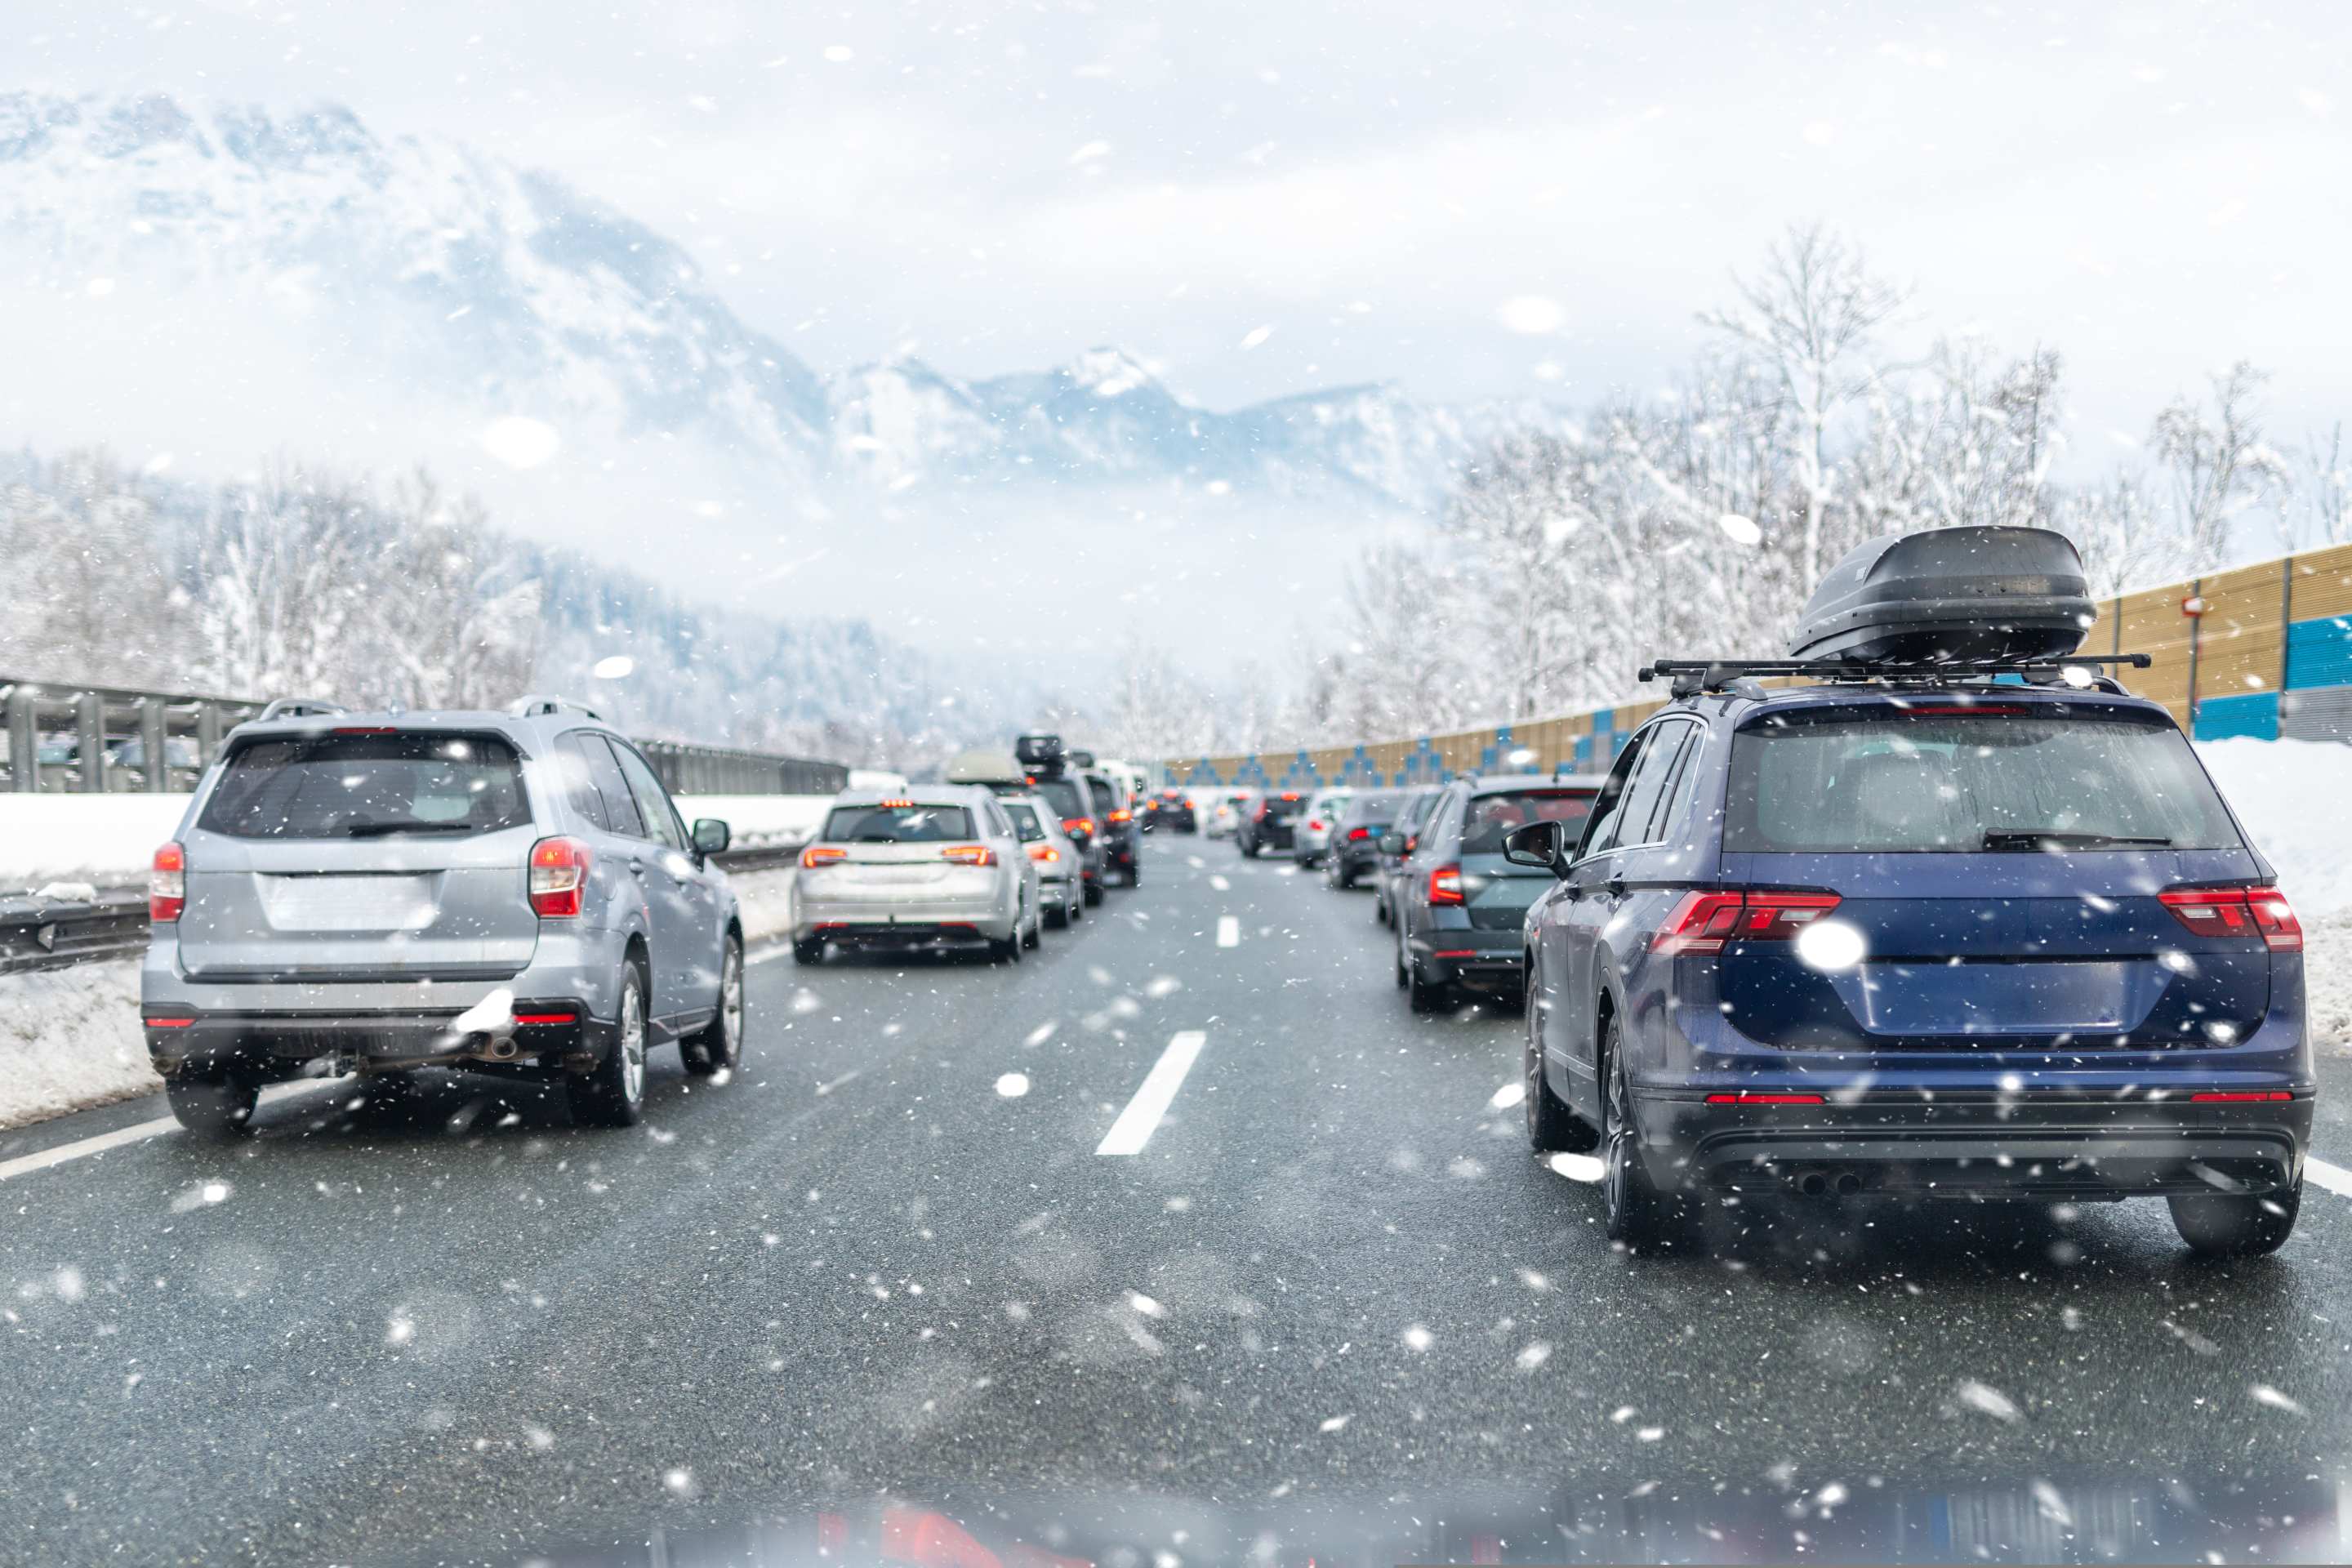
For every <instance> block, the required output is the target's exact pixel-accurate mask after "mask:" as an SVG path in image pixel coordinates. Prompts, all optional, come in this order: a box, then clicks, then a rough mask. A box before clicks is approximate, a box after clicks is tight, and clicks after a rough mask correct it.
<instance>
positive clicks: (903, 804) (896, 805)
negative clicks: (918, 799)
mask: <svg viewBox="0 0 2352 1568" xmlns="http://www.w3.org/2000/svg"><path fill="white" fill-rule="evenodd" d="M875 804H876V805H878V806H880V807H881V808H882V809H883V810H884V811H908V810H911V809H913V807H914V805H915V803H914V802H913V801H911V800H884V801H877V802H876V803H875Z"/></svg>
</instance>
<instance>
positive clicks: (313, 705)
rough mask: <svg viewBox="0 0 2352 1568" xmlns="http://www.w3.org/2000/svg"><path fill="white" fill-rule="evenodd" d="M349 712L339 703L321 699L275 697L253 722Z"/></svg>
mask: <svg viewBox="0 0 2352 1568" xmlns="http://www.w3.org/2000/svg"><path fill="white" fill-rule="evenodd" d="M350 711H351V710H350V709H348V708H346V707H344V706H343V705H342V704H341V703H340V702H330V701H328V700H326V699H325V698H323V697H276V698H272V699H271V700H270V702H269V706H268V707H267V708H264V709H263V710H261V713H260V716H259V718H258V719H257V720H256V722H257V723H258V722H262V721H267V720H270V719H308V718H311V717H314V716H321V715H325V714H329V713H348V712H350Z"/></svg>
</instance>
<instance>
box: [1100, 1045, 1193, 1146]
mask: <svg viewBox="0 0 2352 1568" xmlns="http://www.w3.org/2000/svg"><path fill="white" fill-rule="evenodd" d="M1208 1043H1209V1035H1208V1031H1207V1030H1205V1029H1186V1030H1184V1031H1183V1032H1182V1033H1181V1034H1179V1035H1178V1036H1177V1037H1175V1038H1173V1039H1171V1040H1170V1041H1169V1042H1168V1048H1167V1049H1166V1050H1164V1051H1162V1052H1160V1059H1159V1060H1158V1061H1156V1062H1154V1063H1152V1064H1151V1070H1150V1072H1148V1073H1146V1074H1144V1075H1143V1083H1142V1085H1141V1086H1140V1087H1139V1088H1138V1089H1136V1091H1135V1098H1134V1099H1133V1100H1129V1101H1128V1102H1127V1109H1126V1110H1122V1111H1120V1112H1119V1113H1118V1121H1114V1122H1112V1123H1111V1124H1110V1131H1108V1132H1106V1133H1104V1134H1103V1141H1102V1142H1099V1143H1097V1144H1096V1145H1095V1152H1096V1153H1097V1154H1109V1155H1120V1154H1139V1153H1141V1152H1143V1146H1144V1145H1145V1144H1146V1143H1149V1142H1151V1135H1152V1133H1153V1132H1155V1131H1158V1130H1159V1127H1160V1118H1161V1117H1163V1116H1165V1115H1167V1114H1168V1107H1169V1106H1170V1105H1171V1104H1173V1103H1174V1102H1175V1099H1176V1091H1177V1090H1178V1089H1181V1088H1183V1087H1184V1075H1185V1074H1186V1073H1189V1072H1191V1071H1192V1064H1193V1062H1194V1061H1196V1060H1198V1059H1199V1058H1200V1055H1201V1047H1202V1046H1205V1045H1207V1044H1208Z"/></svg>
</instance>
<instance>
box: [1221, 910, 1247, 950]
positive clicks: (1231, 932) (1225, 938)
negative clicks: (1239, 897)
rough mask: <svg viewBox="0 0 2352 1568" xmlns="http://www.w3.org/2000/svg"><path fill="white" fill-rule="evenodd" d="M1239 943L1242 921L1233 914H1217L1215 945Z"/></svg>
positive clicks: (1238, 944)
mask: <svg viewBox="0 0 2352 1568" xmlns="http://www.w3.org/2000/svg"><path fill="white" fill-rule="evenodd" d="M1241 944H1242V922H1241V920H1240V917H1238V916H1235V915H1219V916H1218V917H1217V945H1218V946H1219V947H1239V946H1241Z"/></svg>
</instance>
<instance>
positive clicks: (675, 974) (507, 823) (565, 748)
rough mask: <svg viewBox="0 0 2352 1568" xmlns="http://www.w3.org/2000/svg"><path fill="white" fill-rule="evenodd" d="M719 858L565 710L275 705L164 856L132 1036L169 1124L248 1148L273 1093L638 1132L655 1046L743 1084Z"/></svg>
mask: <svg viewBox="0 0 2352 1568" xmlns="http://www.w3.org/2000/svg"><path fill="white" fill-rule="evenodd" d="M727 843H728V828H727V825H726V824H725V823H723V822H719V821H717V820H715V819H709V818H706V819H704V820H702V821H698V822H697V823H696V824H695V825H694V827H693V829H692V831H691V832H689V831H688V828H687V826H686V825H685V824H684V822H683V821H681V820H680V818H679V816H678V812H677V806H676V805H673V804H672V803H671V801H670V798H669V795H668V792H667V791H666V790H664V789H663V788H662V785H661V782H660V781H659V780H658V779H657V778H656V777H655V775H654V771H653V768H652V766H651V765H650V764H648V763H646V759H645V757H644V755H643V754H642V753H640V752H638V751H637V749H636V748H635V746H634V745H632V744H630V742H628V741H627V740H626V739H625V737H623V736H622V735H620V734H619V733H617V732H616V731H614V730H613V729H612V728H610V727H609V726H608V725H605V724H604V723H602V722H600V721H598V720H597V718H596V716H595V714H594V713H593V712H592V711H590V710H587V709H584V708H580V707H576V706H574V705H572V704H570V703H567V702H563V701H562V700H556V699H551V698H526V699H525V700H522V701H521V702H519V703H517V704H516V705H515V706H514V708H512V709H511V710H509V711H507V712H504V713H492V712H481V713H458V712H448V713H429V714H417V713H349V712H343V711H341V710H335V709H332V708H330V707H328V706H326V705H324V704H291V703H273V704H271V705H270V708H269V710H266V711H265V712H264V713H263V715H262V717H261V718H260V719H258V720H256V721H253V722H251V723H247V724H241V725H239V726H237V728H236V730H234V731H231V732H230V734H229V736H228V738H227V741H226V743H225V744H224V746H223V748H222V752H221V756H220V759H219V761H217V762H216V763H215V764H214V765H213V766H212V767H211V768H210V769H209V770H208V771H207V772H206V773H205V776H204V778H203V779H202V780H201V781H199V783H198V784H197V786H196V793H195V798H194V801H193V802H191V804H190V805H189V806H188V810H187V815H186V816H184V818H183V819H182V820H181V824H180V830H179V834H178V836H177V837H175V838H174V839H173V841H172V842H171V843H169V844H166V845H164V846H163V847H162V848H161V849H159V850H157V851H156V853H155V861H154V869H153V871H152V877H151V879H150V887H149V909H148V913H149V917H150V919H151V921H152V938H151V939H150V941H149V942H148V946H147V958H146V963H145V966H144V968H143V969H142V973H141V976H140V1010H141V1016H142V1020H143V1022H144V1026H145V1031H146V1037H147V1049H148V1054H149V1057H150V1058H151V1059H152V1061H153V1062H154V1065H155V1069H156V1071H158V1072H160V1073H161V1074H163V1081H164V1087H165V1089H167V1090H168V1091H169V1093H170V1096H171V1101H172V1110H173V1114H174V1115H176V1116H177V1117H178V1118H179V1120H180V1121H181V1123H182V1124H183V1125H184V1126H186V1127H188V1128H189V1129H191V1130H192V1131H197V1132H200V1133H204V1134H207V1135H211V1136H216V1137H222V1136H229V1135H232V1134H234V1133H236V1131H239V1130H241V1129H242V1128H243V1127H244V1126H245V1125H246V1123H247V1121H248V1120H249V1119H250V1118H251V1116H252V1114H253V1108H254V1104H255V1101H256V1100H257V1096H258V1095H259V1093H260V1091H261V1087H262V1085H264V1084H265V1083H268V1082H269V1081H271V1080H273V1079H286V1078H294V1077H299V1076H303V1075H305V1074H307V1073H315V1072H319V1071H321V1070H324V1071H330V1072H333V1071H346V1072H358V1073H363V1074H385V1073H396V1072H400V1071H404V1070H405V1069H408V1068H419V1067H450V1068H467V1069H469V1070H478V1071H487V1072H494V1073H508V1074H519V1075H543V1076H551V1077H554V1078H557V1079H561V1080H562V1083H563V1085H564V1087H565V1089H567V1090H568V1091H569V1093H570V1098H571V1101H572V1114H573V1116H574V1118H575V1119H577V1120H579V1121H586V1122H593V1123H595V1124H598V1125H602V1126H616V1127H625V1126H628V1125H631V1124H633V1123H634V1122H635V1121H636V1120H637V1118H638V1116H639V1115H640V1114H641V1112H642V1110H643V1107H644V1104H645V1089H646V1048H647V1047H648V1046H649V1045H651V1044H653V1043H655V1042H657V1041H662V1040H675V1041H677V1042H678V1044H679V1047H680V1049H681V1051H682V1053H683V1055H684V1056H685V1058H686V1065H687V1068H688V1071H690V1072H694V1073H698V1074H705V1075H708V1074H713V1073H718V1072H719V1071H721V1070H724V1069H730V1068H733V1067H734V1066H735V1064H736V1063H737V1062H738V1060H739V1059H740V1056H741V1053H742V1048H743V1024H744V1016H743V932H742V925H741V921H740V918H739V916H738V914H737V910H736V900H735V894H734V890H733V889H731V888H730V887H729V886H728V881H727V874H726V872H724V871H722V870H720V869H719V867H718V866H717V865H716V864H714V863H713V861H712V857H713V856H715V855H716V854H718V853H719V851H721V850H723V849H725V848H726V847H727Z"/></svg>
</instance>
